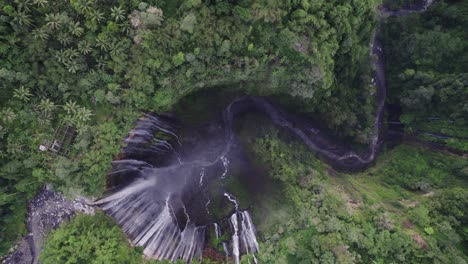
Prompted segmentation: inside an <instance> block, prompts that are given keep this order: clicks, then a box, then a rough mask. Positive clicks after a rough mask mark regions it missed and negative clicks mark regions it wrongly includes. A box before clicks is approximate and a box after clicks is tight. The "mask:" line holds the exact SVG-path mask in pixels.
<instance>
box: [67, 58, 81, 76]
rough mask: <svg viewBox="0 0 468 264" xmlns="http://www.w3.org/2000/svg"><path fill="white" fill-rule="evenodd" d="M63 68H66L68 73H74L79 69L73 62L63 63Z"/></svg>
mask: <svg viewBox="0 0 468 264" xmlns="http://www.w3.org/2000/svg"><path fill="white" fill-rule="evenodd" d="M65 67H67V70H68V72H71V73H76V72H77V71H78V70H79V69H80V66H79V65H78V63H77V62H76V61H75V60H69V61H67V62H65Z"/></svg>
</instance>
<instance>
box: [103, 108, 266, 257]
mask: <svg viewBox="0 0 468 264" xmlns="http://www.w3.org/2000/svg"><path fill="white" fill-rule="evenodd" d="M157 131H163V132H165V133H167V134H170V135H172V136H174V138H175V139H177V141H179V140H178V137H177V135H176V134H175V130H174V129H173V128H172V126H171V125H170V124H169V123H165V122H164V121H163V120H162V119H160V118H158V117H153V116H150V115H146V116H145V117H144V118H142V119H140V120H138V121H137V127H136V128H135V129H133V130H132V131H131V132H130V133H129V136H128V137H127V138H126V139H125V140H124V141H125V142H126V143H127V144H128V146H127V147H125V148H124V153H126V155H125V157H126V159H122V160H115V161H113V162H112V165H113V169H112V170H111V171H110V173H109V174H108V175H109V177H114V176H119V175H120V176H122V174H123V175H124V176H125V173H131V175H133V176H132V177H136V180H134V181H133V183H131V184H130V185H128V186H126V187H125V188H123V189H121V190H119V191H117V192H115V193H113V194H111V195H108V196H106V197H104V198H102V199H101V200H98V201H96V202H95V204H96V205H98V206H100V207H101V208H102V209H103V210H104V211H105V212H106V213H107V214H109V215H110V216H112V217H113V218H114V219H115V221H116V222H117V223H118V224H119V225H120V226H121V228H122V230H123V231H124V232H125V233H126V234H127V235H128V237H129V238H130V240H131V241H132V243H133V244H134V245H135V246H141V247H144V250H143V253H144V255H145V256H147V257H149V258H154V259H159V260H163V259H167V260H172V261H174V260H177V259H183V260H184V261H187V262H191V260H192V259H199V258H200V257H201V255H202V251H203V247H204V245H205V231H206V228H207V227H206V226H204V225H201V226H198V225H196V224H195V223H194V222H193V220H192V217H191V215H190V214H191V213H194V212H193V211H192V212H191V211H190V210H189V209H190V208H189V207H188V206H186V204H184V202H183V201H182V200H180V197H181V192H183V191H184V188H185V187H184V186H186V185H187V184H191V182H192V181H191V180H190V179H188V177H187V175H191V171H192V169H195V170H196V169H198V168H199V169H200V171H199V178H198V179H196V180H195V185H194V186H195V187H197V185H198V189H199V191H200V193H201V196H202V197H198V198H197V197H194V199H204V200H202V201H204V205H205V209H206V214H208V215H209V214H210V212H209V209H208V208H209V205H210V202H211V199H210V197H209V195H208V194H207V193H205V192H204V190H203V189H204V187H205V185H206V184H207V182H206V181H207V179H210V178H207V175H206V171H205V166H214V165H216V163H217V162H219V161H221V162H222V165H223V170H222V171H221V172H220V174H221V177H214V179H221V180H222V179H224V178H225V177H226V175H227V173H228V169H229V159H228V158H227V157H226V154H224V155H220V156H219V157H218V158H217V160H215V161H213V162H211V163H208V164H206V165H205V166H203V165H201V164H198V161H195V162H188V163H185V164H184V163H182V161H181V157H180V155H179V154H178V153H177V151H176V150H175V148H174V147H173V146H172V145H171V144H170V142H168V141H166V140H159V139H155V138H154V137H153V135H154V134H155V132H157ZM140 151H142V152H140ZM171 152H173V153H174V154H175V157H176V158H177V159H178V161H179V164H175V165H173V166H170V167H164V168H158V167H155V166H154V165H152V164H150V163H148V162H147V161H142V160H138V159H135V158H132V155H133V154H136V157H139V156H141V153H148V155H156V156H158V155H160V156H166V155H168V154H169V155H170V154H171ZM129 155H130V156H129ZM205 163H206V162H205ZM224 196H225V197H226V198H227V199H228V200H229V201H230V202H231V203H233V205H234V207H235V211H236V213H234V214H233V215H232V216H231V217H230V221H229V222H230V226H229V227H230V228H231V229H228V230H222V227H221V226H220V225H219V224H217V223H214V227H215V235H216V238H217V239H219V238H220V237H221V235H222V234H223V233H229V234H231V235H232V236H233V239H232V240H231V241H230V242H227V241H222V242H221V243H222V246H223V249H224V251H225V253H226V256H234V259H235V262H236V263H239V258H240V255H241V254H243V253H246V254H254V253H256V252H258V244H257V242H256V238H255V229H254V228H252V227H253V224H252V223H251V219H250V216H249V214H248V213H247V212H239V204H238V202H237V200H236V198H235V196H234V195H232V194H230V193H227V192H226V193H224ZM173 197H179V198H173ZM197 213H198V214H199V212H195V214H197ZM181 214H182V215H183V216H185V219H186V222H185V225H184V226H181V225H180V223H178V221H183V220H180V219H178V218H177V215H179V216H181ZM238 219H239V221H238ZM232 231H235V232H234V233H231V232H232ZM252 236H253V238H252Z"/></svg>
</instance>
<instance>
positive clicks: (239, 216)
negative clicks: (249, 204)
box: [229, 211, 259, 264]
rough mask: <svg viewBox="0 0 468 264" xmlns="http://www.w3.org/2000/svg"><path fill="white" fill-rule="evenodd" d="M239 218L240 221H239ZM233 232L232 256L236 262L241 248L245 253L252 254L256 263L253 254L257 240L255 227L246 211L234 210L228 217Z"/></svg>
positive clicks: (256, 249)
mask: <svg viewBox="0 0 468 264" xmlns="http://www.w3.org/2000/svg"><path fill="white" fill-rule="evenodd" d="M239 220H240V221H239ZM229 221H230V224H231V227H232V229H233V234H232V238H231V245H232V256H233V258H234V262H235V263H236V264H238V263H239V257H240V253H241V250H242V252H243V253H245V254H247V255H251V256H253V259H254V262H255V263H257V259H256V257H255V254H256V253H257V252H258V250H259V247H258V242H257V237H256V236H255V233H256V231H255V228H254V225H253V223H252V219H251V217H250V214H249V212H248V211H239V212H235V213H234V214H232V215H231V217H230V218H229Z"/></svg>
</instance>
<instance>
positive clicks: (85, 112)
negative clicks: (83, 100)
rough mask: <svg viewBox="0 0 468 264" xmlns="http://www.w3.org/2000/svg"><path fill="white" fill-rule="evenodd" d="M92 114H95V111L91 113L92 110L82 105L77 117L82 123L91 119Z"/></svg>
mask: <svg viewBox="0 0 468 264" xmlns="http://www.w3.org/2000/svg"><path fill="white" fill-rule="evenodd" d="M91 116H93V113H91V111H90V110H89V109H87V108H86V107H80V108H79V109H78V111H77V112H76V118H77V119H78V120H79V121H81V122H82V123H86V122H88V121H89V120H91Z"/></svg>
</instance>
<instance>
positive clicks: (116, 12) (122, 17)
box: [111, 6, 125, 22]
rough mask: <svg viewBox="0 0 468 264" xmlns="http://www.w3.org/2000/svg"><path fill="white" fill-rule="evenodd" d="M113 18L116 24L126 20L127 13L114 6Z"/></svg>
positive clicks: (112, 9) (112, 10)
mask: <svg viewBox="0 0 468 264" xmlns="http://www.w3.org/2000/svg"><path fill="white" fill-rule="evenodd" d="M111 16H112V17H113V18H114V19H115V21H116V22H118V21H121V20H125V11H124V10H123V8H122V7H120V6H114V7H112V8H111Z"/></svg>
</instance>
